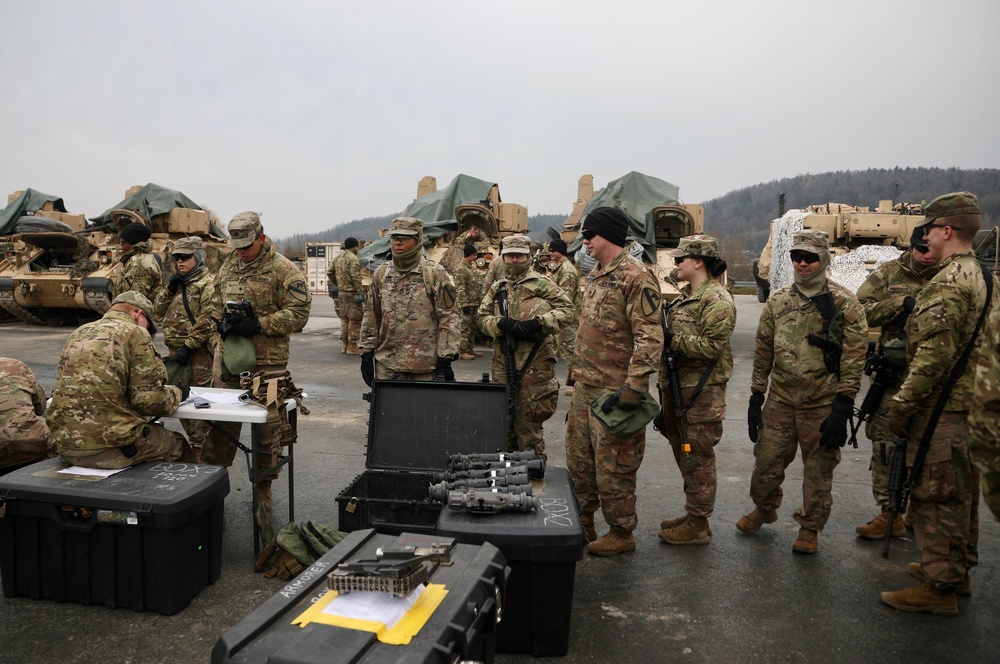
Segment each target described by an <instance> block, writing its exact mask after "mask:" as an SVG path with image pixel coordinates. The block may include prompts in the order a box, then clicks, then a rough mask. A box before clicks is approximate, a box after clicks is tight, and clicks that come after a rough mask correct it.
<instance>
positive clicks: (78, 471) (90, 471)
mask: <svg viewBox="0 0 1000 664" xmlns="http://www.w3.org/2000/svg"><path fill="white" fill-rule="evenodd" d="M123 470H128V468H118V469H117V470H105V469H104V468H84V467H83V466H70V467H69V468H63V469H62V470H60V471H59V472H60V473H66V474H67V475H86V476H88V477H111V476H112V475H114V474H115V473H120V472H122V471H123Z"/></svg>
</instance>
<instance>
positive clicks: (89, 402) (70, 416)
mask: <svg viewBox="0 0 1000 664" xmlns="http://www.w3.org/2000/svg"><path fill="white" fill-rule="evenodd" d="M166 380H167V370H166V368H165V367H164V366H163V361H162V360H161V359H160V356H159V354H157V352H156V348H155V347H154V346H153V340H152V339H151V338H150V336H149V333H148V332H146V330H144V329H143V328H141V327H139V326H138V325H136V324H135V321H133V320H132V317H131V316H129V315H128V314H126V313H124V312H121V311H115V310H111V311H109V312H108V313H106V314H104V317H103V318H101V319H100V320H96V321H94V322H93V323H87V324H86V325H83V326H82V327H79V328H77V329H76V331H75V332H73V333H72V334H71V335H70V336H69V338H68V339H67V340H66V345H65V346H64V347H63V350H62V355H61V356H60V358H59V375H58V377H57V378H56V387H55V390H53V392H52V403H51V404H50V406H49V410H48V414H47V415H48V420H49V423H50V428H51V429H52V440H53V442H54V443H55V444H56V448H57V450H58V451H59V453H60V454H62V453H63V452H80V451H82V450H102V449H107V448H111V447H122V446H125V445H128V444H130V443H134V442H135V441H136V440H137V439H138V438H139V437H140V436H141V435H142V429H143V427H145V426H146V424H148V422H149V418H150V417H157V416H163V415H169V414H170V413H172V412H174V410H176V409H177V406H178V405H179V404H180V402H181V391H180V388H178V387H175V386H173V385H166V384H165V382H166Z"/></svg>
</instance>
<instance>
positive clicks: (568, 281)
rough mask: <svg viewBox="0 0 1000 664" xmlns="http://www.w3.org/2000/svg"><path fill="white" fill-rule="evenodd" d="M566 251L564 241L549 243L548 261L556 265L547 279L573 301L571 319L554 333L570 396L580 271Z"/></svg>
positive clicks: (578, 305)
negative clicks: (563, 363)
mask: <svg viewBox="0 0 1000 664" xmlns="http://www.w3.org/2000/svg"><path fill="white" fill-rule="evenodd" d="M566 251H567V249H566V242H565V241H564V240H559V239H556V240H552V242H550V243H549V260H551V261H552V262H553V263H555V264H556V267H555V269H554V270H552V273H551V274H550V275H549V278H550V279H552V281H554V282H556V285H557V286H559V288H562V289H563V291H565V293H566V295H567V296H568V297H569V299H570V300H572V301H573V319H572V320H571V321H570V322H569V323H567V324H566V326H565V327H563V328H562V329H561V330H559V332H557V333H556V354H557V355H558V356H559V357H560V358H561V359H562V361H563V362H565V363H566V376H567V379H566V387H567V390H566V394H568V395H572V394H573V383H572V382H571V380H570V379H569V378H568V376H569V375H570V373H572V366H571V365H572V363H573V346H575V345H576V327H577V321H579V319H580V271H579V270H577V269H576V266H575V265H573V261H571V260H569V259H568V258H567V257H566Z"/></svg>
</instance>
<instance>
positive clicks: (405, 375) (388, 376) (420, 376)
mask: <svg viewBox="0 0 1000 664" xmlns="http://www.w3.org/2000/svg"><path fill="white" fill-rule="evenodd" d="M375 378H377V379H378V380H434V371H430V372H427V373H413V372H410V371H396V370H394V369H390V368H389V367H387V366H385V365H384V364H382V363H381V362H379V361H378V360H375Z"/></svg>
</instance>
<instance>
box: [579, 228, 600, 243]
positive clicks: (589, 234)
mask: <svg viewBox="0 0 1000 664" xmlns="http://www.w3.org/2000/svg"><path fill="white" fill-rule="evenodd" d="M580 235H582V236H583V239H584V240H593V239H594V236H595V235H597V233H596V232H594V231H593V230H591V229H589V228H588V229H585V230H583V231H580Z"/></svg>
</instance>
